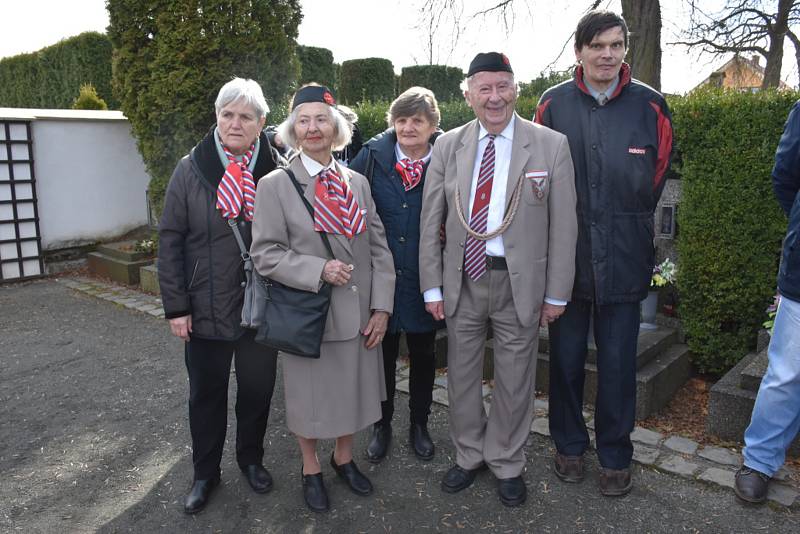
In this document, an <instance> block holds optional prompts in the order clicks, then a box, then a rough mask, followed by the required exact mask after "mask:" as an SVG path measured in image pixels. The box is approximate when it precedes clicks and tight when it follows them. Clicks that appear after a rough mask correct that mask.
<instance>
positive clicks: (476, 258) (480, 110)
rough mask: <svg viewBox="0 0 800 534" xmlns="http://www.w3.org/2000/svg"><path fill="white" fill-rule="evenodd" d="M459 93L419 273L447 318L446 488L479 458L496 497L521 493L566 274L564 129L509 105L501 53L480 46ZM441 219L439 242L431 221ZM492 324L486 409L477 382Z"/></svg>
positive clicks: (438, 158) (568, 212)
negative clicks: (540, 371) (539, 366)
mask: <svg viewBox="0 0 800 534" xmlns="http://www.w3.org/2000/svg"><path fill="white" fill-rule="evenodd" d="M466 87H467V89H466V91H465V92H464V96H465V98H466V100H467V102H468V103H469V105H470V107H472V109H473V111H474V112H475V115H476V116H477V119H476V120H473V121H472V122H469V123H468V124H466V125H464V126H462V127H460V128H456V129H455V130H452V131H450V132H447V133H446V134H444V135H442V136H441V137H440V138H439V139H438V140H437V142H436V145H435V146H434V149H433V155H432V159H431V163H430V167H429V169H428V175H427V179H426V182H425V189H424V192H423V206H422V220H421V236H420V281H421V286H420V287H421V288H422V290H423V292H424V294H425V302H426V309H427V310H428V312H429V313H431V314H432V315H433V316H434V318H435V319H442V318H445V317H446V319H447V333H448V351H447V358H448V394H449V401H450V435H451V439H452V440H453V444H454V445H455V448H456V453H457V455H456V464H455V465H454V466H453V467H452V468H451V469H450V470H449V471H448V472H447V474H446V475H445V477H444V479H443V480H442V489H443V490H444V491H446V492H449V493H456V492H459V491H461V490H463V489H465V488H467V487H469V486H470V485H471V484H472V482H473V481H474V479H475V475H476V473H477V471H478V470H479V469H481V468H483V467H485V466H488V467H489V468H490V469H491V470H492V472H493V473H494V475H495V476H496V477H497V478H498V480H499V484H498V493H499V496H500V501H501V502H502V503H503V504H505V505H506V506H517V505H520V504H522V503H523V502H524V501H525V497H526V488H525V482H524V480H523V478H522V476H521V475H522V471H523V469H524V467H525V454H524V451H523V447H524V445H525V441H526V438H527V436H528V434H529V432H530V425H531V421H532V418H533V393H534V378H535V371H536V349H537V344H538V332H539V325H540V324H541V325H546V324H548V323H550V322H552V321H554V320H556V319H557V318H558V316H559V315H560V314H561V313H563V310H564V306H565V305H566V302H567V300H568V299H569V298H570V294H571V291H572V281H573V276H574V271H575V241H576V238H577V222H576V214H575V202H576V201H575V185H574V177H573V168H572V160H571V158H570V152H569V145H568V144H567V139H566V137H565V136H563V135H561V134H559V133H556V132H554V131H552V130H549V129H547V128H543V127H541V126H539V125H535V124H533V123H531V122H529V121H527V120H524V119H522V118H521V117H519V116H518V115H517V114H516V113H515V112H514V104H515V103H516V99H517V88H516V83H515V82H514V74H513V72H512V70H511V65H510V63H509V61H508V58H507V57H506V56H505V55H503V54H499V53H496V52H490V53H486V54H478V55H477V56H476V57H475V59H474V60H473V61H472V63H471V64H470V68H469V72H468V74H467V80H466ZM442 224H444V225H445V231H446V232H445V234H446V243H445V245H444V247H443V248H442V246H441V244H440V238H439V229H440V227H441V225H442ZM490 325H491V327H492V331H493V333H494V379H495V387H494V390H493V394H492V407H491V410H490V414H489V415H488V417H487V415H486V413H485V410H484V407H483V399H482V395H481V392H482V388H481V379H482V372H483V364H482V362H483V355H484V344H485V341H486V334H487V330H488V327H489V326H490Z"/></svg>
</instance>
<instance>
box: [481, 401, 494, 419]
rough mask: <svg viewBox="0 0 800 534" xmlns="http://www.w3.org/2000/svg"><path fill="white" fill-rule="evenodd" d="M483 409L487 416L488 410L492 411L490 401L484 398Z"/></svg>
mask: <svg viewBox="0 0 800 534" xmlns="http://www.w3.org/2000/svg"><path fill="white" fill-rule="evenodd" d="M483 411H485V412H486V415H487V416H488V415H489V412H491V411H492V403H491V402H486V401H485V400H484V401H483Z"/></svg>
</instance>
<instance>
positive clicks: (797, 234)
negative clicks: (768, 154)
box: [772, 101, 800, 302]
mask: <svg viewBox="0 0 800 534" xmlns="http://www.w3.org/2000/svg"><path fill="white" fill-rule="evenodd" d="M772 187H773V189H774V191H775V198H777V199H778V204H780V205H781V208H783V211H784V212H785V213H786V215H787V216H788V217H789V226H788V228H787V230H786V238H785V239H784V240H783V257H782V258H781V267H780V271H779V273H778V291H779V292H780V294H781V295H783V296H785V297H788V298H790V299H792V300H794V301H797V302H800V194H798V191H800V101H798V102H796V103H795V105H794V107H792V111H791V112H789V118H788V119H787V120H786V126H785V127H784V129H783V135H782V136H781V140H780V143H778V150H777V151H776V152H775V167H774V168H773V169H772Z"/></svg>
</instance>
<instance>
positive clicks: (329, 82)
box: [297, 45, 336, 89]
mask: <svg viewBox="0 0 800 534" xmlns="http://www.w3.org/2000/svg"><path fill="white" fill-rule="evenodd" d="M297 59H298V60H299V61H300V78H299V79H298V80H297V85H298V87H299V86H301V85H303V84H304V83H308V82H317V83H319V84H321V85H325V86H327V87H329V88H330V89H334V87H335V86H336V67H335V66H334V64H333V52H331V51H330V50H328V49H327V48H319V47H316V46H302V45H299V46H298V47H297Z"/></svg>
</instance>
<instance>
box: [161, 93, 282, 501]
mask: <svg viewBox="0 0 800 534" xmlns="http://www.w3.org/2000/svg"><path fill="white" fill-rule="evenodd" d="M215 106H216V116H217V123H216V125H215V126H213V127H212V128H211V129H210V130H209V132H208V133H207V134H206V135H205V137H203V139H202V140H201V141H200V142H199V143H197V145H196V146H195V147H194V148H193V149H192V150H191V152H190V153H189V154H188V155H186V156H184V157H183V159H181V160H180V161H179V162H178V165H177V167H175V171H174V172H173V173H172V178H171V179H170V181H169V185H168V186H167V193H166V197H165V200H164V213H163V214H162V216H161V221H160V224H159V228H158V235H159V247H158V280H159V284H160V286H161V300H162V301H163V302H164V315H165V317H166V319H167V321H169V326H170V329H171V331H172V333H173V334H174V335H175V336H176V337H178V338H180V339H182V340H183V341H184V342H185V344H184V352H185V358H186V370H187V371H188V373H189V429H190V430H191V433H192V461H193V464H194V482H193V484H192V488H191V490H190V491H189V493H188V494H187V495H186V498H185V499H184V512H186V513H187V514H193V513H196V512H199V511H200V510H202V509H203V508H204V507H205V506H206V504H207V502H208V499H209V496H210V494H211V491H212V490H213V489H214V488H215V487H216V486H218V485H219V483H220V460H221V458H222V449H223V446H224V445H225V432H226V429H227V426H228V421H227V416H228V381H229V378H230V375H231V360H233V361H234V362H235V367H236V461H237V463H238V464H239V468H240V469H241V470H242V472H243V473H244V475H245V477H246V478H247V481H248V483H249V484H250V486H251V487H252V488H253V491H255V492H257V493H266V492H267V491H269V490H270V489H271V488H272V477H271V476H270V474H269V472H268V471H267V470H266V469H265V468H264V466H263V465H262V459H263V457H264V435H265V433H266V430H267V417H268V416H269V407H270V401H271V399H272V390H273V387H274V385H275V368H276V360H277V351H275V350H273V349H269V348H267V347H264V346H263V345H259V344H258V343H256V342H255V339H254V338H255V332H254V331H252V330H245V329H244V328H242V327H241V326H240V323H241V320H242V302H243V300H244V292H243V291H242V286H243V282H244V279H245V275H244V269H243V265H242V257H241V253H240V252H239V245H238V244H237V242H236V237H235V235H234V233H233V231H232V230H231V227H230V226H229V224H237V225H238V226H239V231H240V233H241V234H242V237H243V238H244V240H245V243H246V245H249V244H250V239H251V237H250V236H251V226H252V221H253V206H254V201H255V188H256V183H257V182H258V180H259V178H260V177H262V176H264V175H266V174H267V173H269V172H270V171H272V170H273V169H275V168H276V167H277V166H278V163H279V161H280V156H278V153H277V152H276V151H275V150H274V149H273V148H272V147H271V146H270V144H269V141H268V140H267V137H266V135H264V134H263V133H262V132H261V129H262V128H263V127H264V120H265V118H266V114H267V112H268V111H269V108H268V107H267V103H266V101H265V100H264V95H263V93H262V92H261V87H260V86H259V85H258V83H256V82H255V81H253V80H245V79H242V78H234V79H233V80H231V81H230V82H228V83H226V84H225V85H224V86H222V89H220V91H219V96H217V101H216V104H215Z"/></svg>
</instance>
